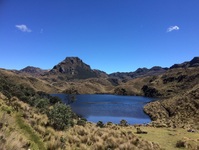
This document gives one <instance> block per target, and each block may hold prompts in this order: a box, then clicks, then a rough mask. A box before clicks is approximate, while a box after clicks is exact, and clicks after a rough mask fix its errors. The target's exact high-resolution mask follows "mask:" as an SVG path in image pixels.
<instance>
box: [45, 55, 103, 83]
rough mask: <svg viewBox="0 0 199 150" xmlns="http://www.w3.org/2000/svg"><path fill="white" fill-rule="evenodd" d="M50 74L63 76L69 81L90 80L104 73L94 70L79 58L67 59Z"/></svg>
mask: <svg viewBox="0 0 199 150" xmlns="http://www.w3.org/2000/svg"><path fill="white" fill-rule="evenodd" d="M49 73H50V74H57V75H63V76H64V77H65V78H67V79H88V78H96V77H100V76H101V73H102V72H99V71H96V70H92V69H91V67H90V66H89V65H87V64H86V63H84V62H83V61H82V60H81V59H80V58H78V57H66V59H65V60H63V61H62V62H60V63H59V64H57V65H55V66H54V67H53V69H51V70H50V72H49ZM104 74H105V73H104Z"/></svg>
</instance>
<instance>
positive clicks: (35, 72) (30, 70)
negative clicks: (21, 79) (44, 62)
mask: <svg viewBox="0 0 199 150" xmlns="http://www.w3.org/2000/svg"><path fill="white" fill-rule="evenodd" d="M17 72H18V73H20V74H27V75H31V76H40V75H44V74H45V73H46V72H48V70H43V69H40V68H38V67H33V66H27V67H25V68H23V69H21V70H19V71H17Z"/></svg>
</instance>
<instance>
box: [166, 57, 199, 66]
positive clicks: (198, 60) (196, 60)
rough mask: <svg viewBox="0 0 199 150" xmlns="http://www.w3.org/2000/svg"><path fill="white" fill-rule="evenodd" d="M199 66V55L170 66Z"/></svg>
mask: <svg viewBox="0 0 199 150" xmlns="http://www.w3.org/2000/svg"><path fill="white" fill-rule="evenodd" d="M198 66H199V57H194V58H193V59H192V60H191V61H185V62H183V63H181V64H174V65H173V66H171V67H170V69H173V68H188V67H198Z"/></svg>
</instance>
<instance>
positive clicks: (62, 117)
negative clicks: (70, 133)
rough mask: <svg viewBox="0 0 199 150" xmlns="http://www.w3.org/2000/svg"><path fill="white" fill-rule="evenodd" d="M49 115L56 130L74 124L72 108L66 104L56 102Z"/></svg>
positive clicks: (50, 121)
mask: <svg viewBox="0 0 199 150" xmlns="http://www.w3.org/2000/svg"><path fill="white" fill-rule="evenodd" d="M47 115H48V118H49V123H50V125H52V126H53V127H54V128H55V129H56V130H63V129H65V128H68V127H70V126H73V124H74V123H73V119H72V111H71V108H70V106H66V105H65V104H62V103H56V104H55V105H54V106H53V108H52V109H51V110H50V111H49V112H48V113H47Z"/></svg>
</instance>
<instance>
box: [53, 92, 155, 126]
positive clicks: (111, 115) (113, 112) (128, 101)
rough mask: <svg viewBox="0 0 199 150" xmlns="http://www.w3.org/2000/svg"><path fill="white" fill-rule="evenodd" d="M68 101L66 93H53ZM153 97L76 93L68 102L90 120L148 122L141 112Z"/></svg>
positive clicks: (147, 118) (78, 112)
mask: <svg viewBox="0 0 199 150" xmlns="http://www.w3.org/2000/svg"><path fill="white" fill-rule="evenodd" d="M53 96H58V97H59V98H61V99H62V101H63V102H64V103H68V98H69V96H67V95H66V94H53ZM152 100H153V99H151V98H147V97H141V96H118V95H107V94H102V95H100V94H91V95H87V94H85V95H84V94H83V95H76V101H75V102H74V103H72V104H70V106H71V108H72V110H73V111H74V112H75V113H76V114H78V115H80V116H82V117H84V118H86V119H87V120H88V121H90V122H95V123H96V122H98V121H103V122H104V123H106V122H109V121H110V122H113V123H119V122H120V121H121V120H122V119H125V120H126V121H127V122H128V123H129V124H142V123H148V122H150V121H151V120H150V118H149V116H147V115H146V114H145V113H144V112H143V106H144V105H145V104H146V103H148V102H150V101H152Z"/></svg>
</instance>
